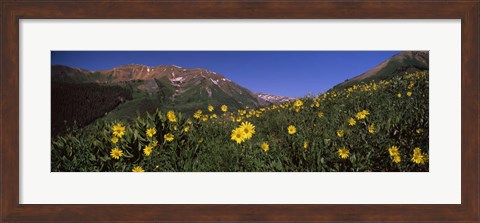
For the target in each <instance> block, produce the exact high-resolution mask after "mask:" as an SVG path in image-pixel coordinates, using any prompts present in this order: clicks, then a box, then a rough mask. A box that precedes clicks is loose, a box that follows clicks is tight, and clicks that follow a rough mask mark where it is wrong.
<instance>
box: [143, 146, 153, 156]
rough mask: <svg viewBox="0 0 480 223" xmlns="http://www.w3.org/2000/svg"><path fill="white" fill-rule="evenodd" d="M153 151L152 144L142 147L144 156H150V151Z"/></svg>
mask: <svg viewBox="0 0 480 223" xmlns="http://www.w3.org/2000/svg"><path fill="white" fill-rule="evenodd" d="M152 151H153V147H152V146H145V148H144V149H143V153H144V154H145V155H146V156H150V154H151V153H152Z"/></svg>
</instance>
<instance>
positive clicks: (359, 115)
mask: <svg viewBox="0 0 480 223" xmlns="http://www.w3.org/2000/svg"><path fill="white" fill-rule="evenodd" d="M369 114H370V112H368V111H367V110H363V111H361V112H358V113H357V115H356V118H357V119H358V120H361V119H365V118H366V117H367V115H369Z"/></svg>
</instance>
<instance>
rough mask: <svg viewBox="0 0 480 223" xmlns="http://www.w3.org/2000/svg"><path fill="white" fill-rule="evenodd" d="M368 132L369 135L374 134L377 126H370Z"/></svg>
mask: <svg viewBox="0 0 480 223" xmlns="http://www.w3.org/2000/svg"><path fill="white" fill-rule="evenodd" d="M368 132H369V133H374V132H375V124H374V123H372V124H371V125H369V126H368Z"/></svg>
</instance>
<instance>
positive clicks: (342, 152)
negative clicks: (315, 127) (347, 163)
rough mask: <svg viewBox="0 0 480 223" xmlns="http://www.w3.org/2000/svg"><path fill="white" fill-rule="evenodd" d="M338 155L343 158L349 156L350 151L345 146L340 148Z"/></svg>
mask: <svg viewBox="0 0 480 223" xmlns="http://www.w3.org/2000/svg"><path fill="white" fill-rule="evenodd" d="M338 156H339V157H340V158H342V159H346V158H348V156H350V151H349V150H348V149H346V148H345V147H343V148H340V149H338Z"/></svg>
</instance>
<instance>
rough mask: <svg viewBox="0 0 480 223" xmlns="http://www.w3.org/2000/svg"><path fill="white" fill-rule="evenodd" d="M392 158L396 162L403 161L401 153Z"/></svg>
mask: <svg viewBox="0 0 480 223" xmlns="http://www.w3.org/2000/svg"><path fill="white" fill-rule="evenodd" d="M392 158H393V162H394V163H400V162H401V161H402V158H401V157H400V155H395V156H393V157H392Z"/></svg>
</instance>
